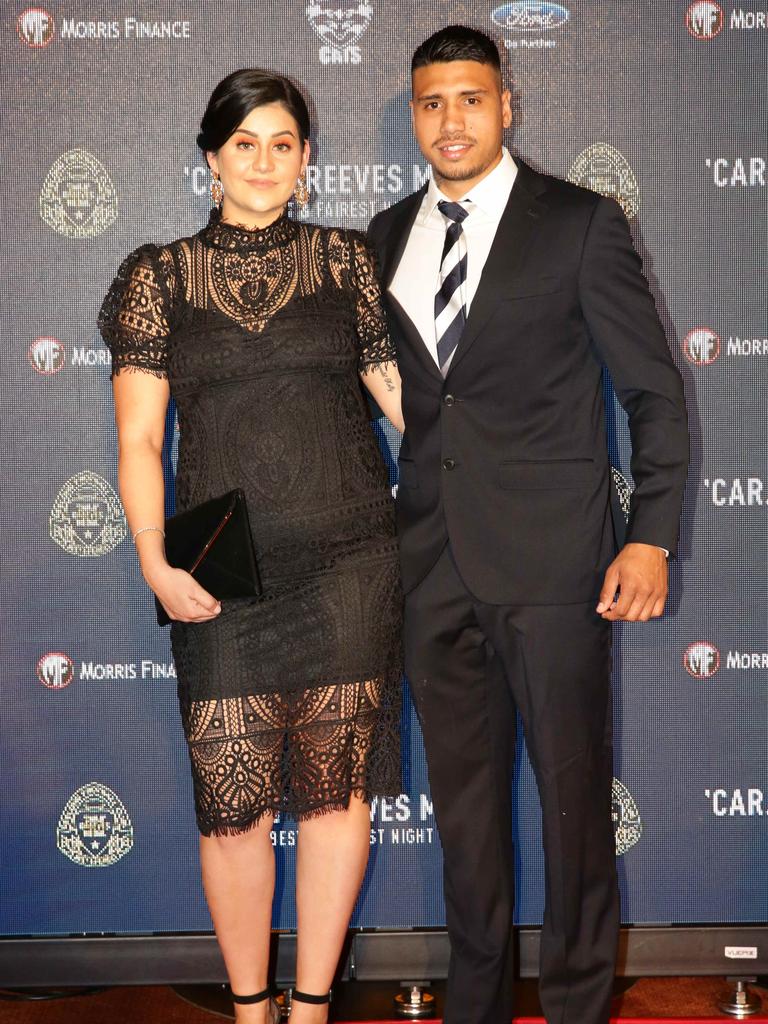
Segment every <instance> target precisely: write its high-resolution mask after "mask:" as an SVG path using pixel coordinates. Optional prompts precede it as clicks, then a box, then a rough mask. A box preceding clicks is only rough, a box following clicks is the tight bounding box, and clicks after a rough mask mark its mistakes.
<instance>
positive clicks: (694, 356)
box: [683, 327, 720, 366]
mask: <svg viewBox="0 0 768 1024" xmlns="http://www.w3.org/2000/svg"><path fill="white" fill-rule="evenodd" d="M683 355H684V356H685V358H686V359H687V360H688V362H689V363H693V365H694V366H709V364H710V363H714V361H715V360H716V359H717V357H718V356H719V355H720V336H719V335H717V334H715V332H714V331H713V330H712V329H711V328H710V327H694V328H693V330H692V331H688V333H687V334H686V336H685V337H684V338H683Z"/></svg>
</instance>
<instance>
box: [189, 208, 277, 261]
mask: <svg viewBox="0 0 768 1024" xmlns="http://www.w3.org/2000/svg"><path fill="white" fill-rule="evenodd" d="M295 231H296V224H295V222H294V221H292V220H291V219H290V218H289V217H288V212H287V210H283V212H282V213H281V214H280V216H279V217H278V218H277V220H273V221H272V223H271V224H267V226H266V227H264V228H247V227H245V225H243V224H230V223H229V222H228V221H224V220H222V219H221V213H220V212H219V211H218V210H217V209H213V210H211V215H210V217H209V218H208V224H207V225H206V226H205V227H204V228H203V230H202V231H201V233H200V235H201V237H202V239H203V241H204V242H205V243H206V245H210V246H212V247H213V248H214V249H225V250H228V251H230V252H243V251H251V250H259V251H262V252H263V251H265V250H267V249H272V248H274V247H275V246H281V245H287V244H288V243H289V242H290V241H291V240H292V239H293V237H294V234H295Z"/></svg>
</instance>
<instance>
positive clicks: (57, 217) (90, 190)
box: [40, 149, 117, 238]
mask: <svg viewBox="0 0 768 1024" xmlns="http://www.w3.org/2000/svg"><path fill="white" fill-rule="evenodd" d="M40 216H41V217H42V219H43V220H44V221H45V223H46V224H47V225H48V227H49V228H52V229H53V230H54V231H56V232H58V234H60V235H64V237H65V238H93V237H94V236H95V235H100V234H101V233H102V232H103V231H106V230H107V228H108V227H110V225H112V224H114V222H115V221H116V220H117V195H116V193H115V186H114V185H113V184H112V181H111V179H110V177H109V175H108V174H107V171H106V169H105V168H104V166H103V164H101V163H100V161H99V160H97V159H96V157H95V156H93V155H92V154H91V153H88V152H87V151H86V150H84V149H71V150H69V152H67V153H64V154H62V155H61V156H60V157H59V158H58V160H56V162H55V163H54V164H53V166H52V167H51V169H50V170H49V171H48V174H47V176H46V179H45V181H44V182H43V187H42V190H41V192H40Z"/></svg>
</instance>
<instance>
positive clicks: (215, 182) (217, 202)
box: [211, 171, 224, 210]
mask: <svg viewBox="0 0 768 1024" xmlns="http://www.w3.org/2000/svg"><path fill="white" fill-rule="evenodd" d="M223 199H224V186H223V185H222V184H221V179H220V178H219V176H218V174H216V173H214V172H213V171H211V202H212V203H213V205H214V206H215V207H216V209H217V210H220V209H221V203H222V200H223Z"/></svg>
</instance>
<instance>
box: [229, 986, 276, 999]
mask: <svg viewBox="0 0 768 1024" xmlns="http://www.w3.org/2000/svg"><path fill="white" fill-rule="evenodd" d="M230 994H231V996H232V1002H233V1003H263V1002H264V1000H265V999H269V997H270V995H271V992H270V990H269V989H268V988H265V989H264V990H263V992H256V993H255V995H252V996H236V995H235V993H234V992H231V990H230Z"/></svg>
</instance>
